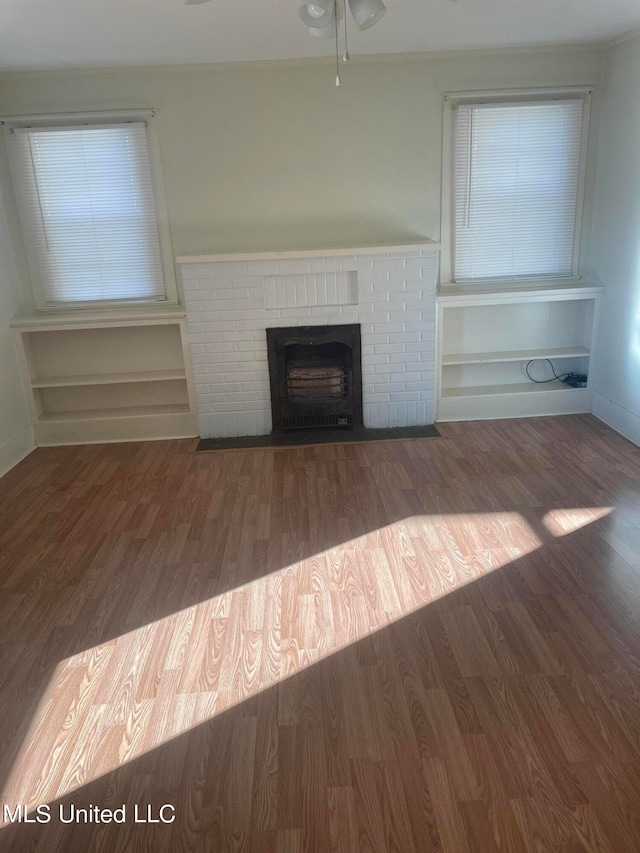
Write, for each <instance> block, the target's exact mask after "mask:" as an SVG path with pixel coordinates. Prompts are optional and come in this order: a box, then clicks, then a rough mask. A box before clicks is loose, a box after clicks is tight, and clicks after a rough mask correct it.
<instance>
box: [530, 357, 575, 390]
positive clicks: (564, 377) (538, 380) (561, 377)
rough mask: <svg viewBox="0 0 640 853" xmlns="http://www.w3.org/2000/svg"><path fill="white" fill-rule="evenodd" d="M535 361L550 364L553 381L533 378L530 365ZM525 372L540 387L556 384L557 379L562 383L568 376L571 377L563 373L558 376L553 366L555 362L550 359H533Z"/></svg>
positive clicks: (569, 374)
mask: <svg viewBox="0 0 640 853" xmlns="http://www.w3.org/2000/svg"><path fill="white" fill-rule="evenodd" d="M534 361H547V362H548V363H549V365H550V366H551V370H552V372H553V379H534V378H533V376H532V375H531V374H530V373H529V365H530V364H531V363H532V362H534ZM524 370H525V373H526V374H527V376H528V377H529V379H530V380H531V381H532V382H536V383H537V384H538V385H544V384H545V382H555V381H556V379H557V380H559V381H560V382H562V381H563V380H564V379H566V378H567V376H571V373H561V374H560V376H558V374H557V373H556V370H555V367H554V366H553V362H552V361H551V359H548V358H532V359H530V360H529V361H528V362H527V364H526V365H525V368H524Z"/></svg>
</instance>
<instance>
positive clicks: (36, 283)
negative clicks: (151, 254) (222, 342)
mask: <svg viewBox="0 0 640 853" xmlns="http://www.w3.org/2000/svg"><path fill="white" fill-rule="evenodd" d="M155 115H156V114H155V110H153V109H140V110H105V111H100V112H78V113H55V114H48V115H26V116H8V117H3V118H2V119H1V120H0V123H1V124H2V125H3V135H4V143H5V149H6V151H7V153H9V150H10V146H11V144H12V131H13V130H14V129H16V128H25V129H29V128H33V129H38V128H41V127H73V126H81V125H86V126H87V127H100V126H101V125H108V124H114V123H123V124H125V123H127V122H142V123H144V124H145V126H146V142H147V152H148V157H149V165H150V169H151V182H152V186H153V201H154V211H155V220H156V226H157V229H158V241H159V245H160V261H161V266H162V278H163V283H164V299H145V298H143V297H140V298H136V297H133V298H131V299H108V300H79V301H68V302H60V303H58V304H47V302H46V299H45V293H44V289H43V286H42V280H41V277H40V270H39V267H38V262H37V259H36V257H35V253H34V252H32V251H30V246H29V238H28V236H27V235H26V234H25V231H24V228H23V227H22V222H21V220H20V217H19V216H18V204H17V196H18V192H19V190H18V189H17V186H16V184H17V175H16V174H15V172H14V169H13V167H12V163H11V157H9V158H8V160H9V162H8V171H9V177H10V180H11V188H12V190H13V201H14V206H15V209H16V222H17V226H18V228H19V232H20V235H21V239H22V246H23V248H24V254H25V258H26V267H27V269H28V272H29V278H30V282H31V290H32V293H33V298H34V308H35V311H36V312H37V313H47V314H60V313H64V312H68V311H94V312H95V311H97V312H100V311H103V310H111V311H113V309H121V310H123V309H126V308H127V307H129V308H132V309H135V308H139V307H144V306H146V307H148V308H149V309H153V307H154V306H155V307H156V309H167V308H175V307H178V305H179V300H178V287H177V280H176V274H175V265H174V256H173V248H172V244H171V232H170V228H169V215H168V211H167V202H166V196H165V191H164V181H163V177H162V165H161V159H160V139H159V136H158V130H157V125H156V121H155Z"/></svg>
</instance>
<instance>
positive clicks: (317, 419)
mask: <svg viewBox="0 0 640 853" xmlns="http://www.w3.org/2000/svg"><path fill="white" fill-rule="evenodd" d="M352 426H353V415H290V416H289V417H284V418H283V419H282V428H283V429H314V428H317V427H352Z"/></svg>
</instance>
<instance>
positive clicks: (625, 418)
mask: <svg viewBox="0 0 640 853" xmlns="http://www.w3.org/2000/svg"><path fill="white" fill-rule="evenodd" d="M591 412H592V414H593V415H595V416H596V418H598V420H600V421H602V422H603V423H605V424H606V425H607V426H610V427H611V429H614V430H615V431H616V432H619V433H620V435H623V436H624V437H625V438H628V439H629V441H632V442H633V443H634V444H637V445H638V446H639V447H640V417H638V415H635V414H634V413H633V412H630V411H629V410H628V409H625V408H624V407H623V406H620V405H618V403H614V401H613V400H609V399H608V398H607V397H605V396H603V395H602V394H599V393H598V392H597V391H593V397H592V409H591Z"/></svg>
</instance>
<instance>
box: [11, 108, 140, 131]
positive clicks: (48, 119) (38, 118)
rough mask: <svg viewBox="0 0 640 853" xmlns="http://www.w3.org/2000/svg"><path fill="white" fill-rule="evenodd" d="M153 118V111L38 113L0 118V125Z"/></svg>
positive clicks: (92, 122) (28, 125)
mask: <svg viewBox="0 0 640 853" xmlns="http://www.w3.org/2000/svg"><path fill="white" fill-rule="evenodd" d="M154 116H155V111H154V110H149V109H143V110H99V111H95V112H78V113H40V114H34V115H24V116H0V124H3V125H4V126H5V127H7V128H29V127H33V126H34V125H41V126H43V127H49V125H51V124H52V123H53V122H58V123H62V124H63V125H72V124H76V125H80V124H101V123H102V122H103V121H104V122H114V121H124V122H127V121H149V119H152V118H153V117H154Z"/></svg>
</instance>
